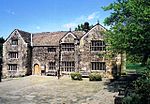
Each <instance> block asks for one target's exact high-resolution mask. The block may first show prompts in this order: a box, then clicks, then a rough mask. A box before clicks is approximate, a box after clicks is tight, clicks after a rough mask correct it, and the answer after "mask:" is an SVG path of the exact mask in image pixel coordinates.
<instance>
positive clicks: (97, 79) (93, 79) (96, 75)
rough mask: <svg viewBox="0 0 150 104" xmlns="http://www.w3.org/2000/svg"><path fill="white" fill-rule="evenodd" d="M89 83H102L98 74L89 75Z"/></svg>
mask: <svg viewBox="0 0 150 104" xmlns="http://www.w3.org/2000/svg"><path fill="white" fill-rule="evenodd" d="M89 81H102V77H101V75H100V73H91V74H90V75H89Z"/></svg>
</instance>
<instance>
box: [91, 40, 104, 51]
mask: <svg viewBox="0 0 150 104" xmlns="http://www.w3.org/2000/svg"><path fill="white" fill-rule="evenodd" d="M90 50H91V51H106V45H105V42H104V40H91V45H90Z"/></svg>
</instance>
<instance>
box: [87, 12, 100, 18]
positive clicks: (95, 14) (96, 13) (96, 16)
mask: <svg viewBox="0 0 150 104" xmlns="http://www.w3.org/2000/svg"><path fill="white" fill-rule="evenodd" d="M98 14H99V12H93V13H92V14H90V15H89V16H88V17H87V20H92V19H96V18H98V17H99V16H98Z"/></svg>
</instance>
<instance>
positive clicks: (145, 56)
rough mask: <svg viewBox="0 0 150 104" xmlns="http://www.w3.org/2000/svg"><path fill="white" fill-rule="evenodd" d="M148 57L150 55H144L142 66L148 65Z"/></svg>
mask: <svg viewBox="0 0 150 104" xmlns="http://www.w3.org/2000/svg"><path fill="white" fill-rule="evenodd" d="M148 57H149V53H144V55H143V59H142V66H145V65H147V60H148Z"/></svg>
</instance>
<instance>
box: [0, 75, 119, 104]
mask: <svg viewBox="0 0 150 104" xmlns="http://www.w3.org/2000/svg"><path fill="white" fill-rule="evenodd" d="M104 82H106V79H103V81H101V82H90V81H88V78H86V79H83V81H73V80H71V79H70V77H69V76H64V77H61V79H59V80H58V79H57V77H51V76H27V77H22V78H14V79H5V80H4V81H3V82H1V83H0V104H113V102H114V101H113V100H114V97H113V96H115V95H117V93H112V92H109V91H108V90H107V88H106V87H107V86H105V85H104Z"/></svg>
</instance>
